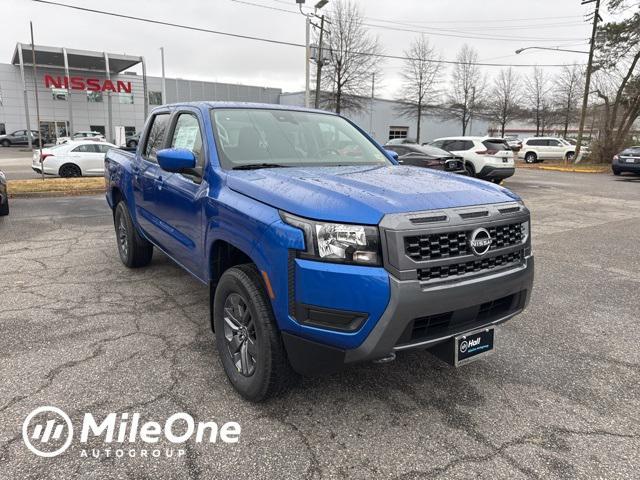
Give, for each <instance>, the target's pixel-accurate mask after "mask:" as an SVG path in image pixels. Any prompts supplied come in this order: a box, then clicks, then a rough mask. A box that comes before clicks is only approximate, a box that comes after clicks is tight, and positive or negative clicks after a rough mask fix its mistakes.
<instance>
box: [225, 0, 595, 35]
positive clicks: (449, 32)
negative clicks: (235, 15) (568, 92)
mask: <svg viewBox="0 0 640 480" xmlns="http://www.w3.org/2000/svg"><path fill="white" fill-rule="evenodd" d="M231 1H232V2H234V3H239V4H242V5H247V6H251V7H258V8H263V9H267V10H275V11H278V12H285V13H291V14H294V15H297V14H298V12H297V11H295V10H288V9H285V8H280V7H274V6H270V5H263V4H261V3H254V2H250V1H247V0H231ZM363 18H365V19H367V20H371V21H376V22H382V23H389V24H393V25H400V26H404V27H410V28H399V27H390V26H387V25H376V24H373V23H365V22H363V23H362V24H363V25H365V26H367V27H372V28H382V29H384V30H394V31H399V32H411V33H422V34H429V35H433V36H440V37H453V38H464V39H473V40H491V41H499V42H504V41H522V42H558V41H561V42H564V41H576V40H583V39H582V38H542V37H516V36H513V35H495V34H494V35H491V34H483V33H478V32H471V33H472V34H467V35H465V34H462V33H461V32H460V30H451V29H447V28H438V27H430V28H428V29H427V28H425V27H420V26H417V25H413V24H410V23H403V22H397V21H393V20H383V19H376V18H372V17H363ZM558 25H565V23H561V24H558ZM545 26H546V27H553V26H554V25H545ZM507 28H510V29H512V28H514V27H513V26H510V27H502V28H501V30H504V29H507ZM532 28H539V27H537V26H533V27H532ZM416 29H419V30H416ZM434 30H435V31H434ZM484 30H486V28H485V29H484ZM441 32H442V33H441Z"/></svg>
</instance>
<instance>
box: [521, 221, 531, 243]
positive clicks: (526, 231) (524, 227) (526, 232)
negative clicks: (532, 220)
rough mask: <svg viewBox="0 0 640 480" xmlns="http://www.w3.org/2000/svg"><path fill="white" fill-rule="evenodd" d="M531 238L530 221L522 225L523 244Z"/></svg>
mask: <svg viewBox="0 0 640 480" xmlns="http://www.w3.org/2000/svg"><path fill="white" fill-rule="evenodd" d="M528 238H529V221H528V220H527V221H526V222H523V223H522V243H524V242H526V241H527V239H528Z"/></svg>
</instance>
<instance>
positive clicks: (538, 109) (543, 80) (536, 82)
mask: <svg viewBox="0 0 640 480" xmlns="http://www.w3.org/2000/svg"><path fill="white" fill-rule="evenodd" d="M550 94H551V84H550V82H549V78H548V76H547V75H546V74H545V72H544V70H542V69H541V68H540V67H537V66H536V67H533V71H532V72H531V75H530V76H528V77H527V78H526V79H525V82H524V98H525V100H526V102H527V106H528V107H529V111H530V112H531V119H532V120H533V122H534V123H535V125H536V135H544V131H545V128H546V127H547V126H548V123H549V118H550V113H551V110H550Z"/></svg>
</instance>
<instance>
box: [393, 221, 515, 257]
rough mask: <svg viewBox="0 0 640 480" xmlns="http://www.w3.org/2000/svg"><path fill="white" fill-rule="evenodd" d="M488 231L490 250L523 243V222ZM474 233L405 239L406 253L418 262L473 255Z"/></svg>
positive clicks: (490, 228)
mask: <svg viewBox="0 0 640 480" xmlns="http://www.w3.org/2000/svg"><path fill="white" fill-rule="evenodd" d="M487 230H488V231H489V235H490V236H491V238H492V239H493V242H492V243H491V247H490V248H489V250H495V249H496V248H504V247H510V246H513V245H518V244H519V243H522V230H523V224H522V222H518V223H509V224H506V225H497V226H492V227H487ZM472 231H473V230H472V229H469V230H464V231H458V232H448V233H432V234H426V235H416V236H411V237H405V239H404V249H405V253H406V254H407V256H408V257H409V258H412V259H413V260H415V261H417V262H424V261H428V260H437V259H439V258H451V257H458V256H461V255H469V254H471V249H470V247H469V240H468V236H469V234H470V233H471V232H472Z"/></svg>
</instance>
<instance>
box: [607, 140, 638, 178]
mask: <svg viewBox="0 0 640 480" xmlns="http://www.w3.org/2000/svg"><path fill="white" fill-rule="evenodd" d="M611 170H612V171H613V174H614V175H620V174H622V173H623V172H630V173H635V174H640V146H635V147H629V148H625V149H624V150H623V151H621V152H620V153H619V154H617V155H614V157H613V162H612V163H611Z"/></svg>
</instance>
